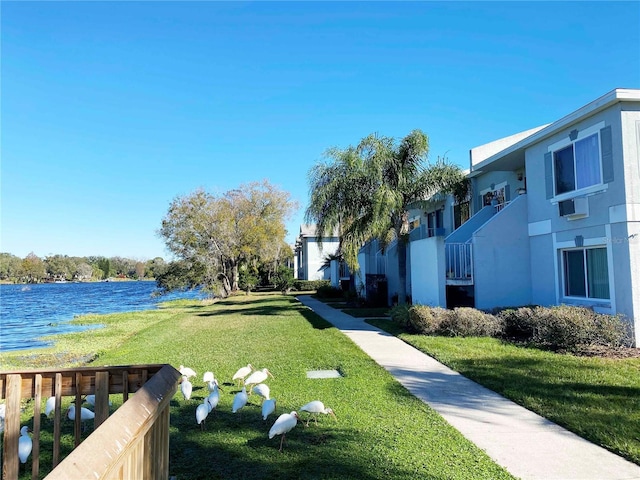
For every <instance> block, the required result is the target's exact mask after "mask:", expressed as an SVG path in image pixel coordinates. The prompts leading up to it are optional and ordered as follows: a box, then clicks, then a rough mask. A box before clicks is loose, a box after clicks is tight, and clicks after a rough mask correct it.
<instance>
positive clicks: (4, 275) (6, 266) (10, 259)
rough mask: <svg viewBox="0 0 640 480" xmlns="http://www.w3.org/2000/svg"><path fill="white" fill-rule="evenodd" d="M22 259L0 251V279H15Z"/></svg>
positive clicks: (18, 273)
mask: <svg viewBox="0 0 640 480" xmlns="http://www.w3.org/2000/svg"><path fill="white" fill-rule="evenodd" d="M21 267H22V259H21V258H20V257H18V256H16V255H12V254H10V253H0V280H12V281H17V280H18V276H19V275H20V269H21Z"/></svg>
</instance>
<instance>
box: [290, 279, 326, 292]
mask: <svg viewBox="0 0 640 480" xmlns="http://www.w3.org/2000/svg"><path fill="white" fill-rule="evenodd" d="M323 285H326V286H329V285H331V283H330V282H329V280H296V281H294V282H293V288H294V289H296V290H298V291H299V292H307V291H309V290H318V289H319V288H320V287H322V286H323Z"/></svg>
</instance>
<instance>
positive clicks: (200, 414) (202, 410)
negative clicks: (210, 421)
mask: <svg viewBox="0 0 640 480" xmlns="http://www.w3.org/2000/svg"><path fill="white" fill-rule="evenodd" d="M210 411H211V408H210V406H209V402H207V401H206V400H205V402H204V403H201V404H200V405H198V406H197V407H196V422H198V425H200V428H202V430H204V421H205V419H206V418H207V415H209V412H210Z"/></svg>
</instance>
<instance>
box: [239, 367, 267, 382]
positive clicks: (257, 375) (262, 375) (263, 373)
mask: <svg viewBox="0 0 640 480" xmlns="http://www.w3.org/2000/svg"><path fill="white" fill-rule="evenodd" d="M269 376H271V378H273V375H271V372H270V371H269V370H267V369H266V368H263V369H262V370H256V371H255V372H253V373H252V374H251V375H249V376H248V377H247V378H246V379H245V380H244V384H245V385H256V384H258V383H262V382H264V381H265V380H266V379H267V378H268V377H269Z"/></svg>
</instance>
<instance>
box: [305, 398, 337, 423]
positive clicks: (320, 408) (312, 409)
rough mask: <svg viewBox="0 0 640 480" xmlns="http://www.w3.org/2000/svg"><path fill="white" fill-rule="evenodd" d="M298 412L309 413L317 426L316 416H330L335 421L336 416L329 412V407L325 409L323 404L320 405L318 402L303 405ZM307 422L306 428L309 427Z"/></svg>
mask: <svg viewBox="0 0 640 480" xmlns="http://www.w3.org/2000/svg"><path fill="white" fill-rule="evenodd" d="M300 410H301V411H303V412H309V413H311V416H313V418H314V420H315V422H316V425H317V424H318V414H320V413H324V414H327V415H331V416H332V417H333V418H334V419H336V420H337V418H336V414H335V413H333V410H331V409H330V408H329V407H325V406H324V403H322V402H321V401H320V400H314V401H313V402H309V403H307V404H306V405H303V406H302V407H300ZM309 420H310V419H309ZM309 420H307V427H308V426H309Z"/></svg>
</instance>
